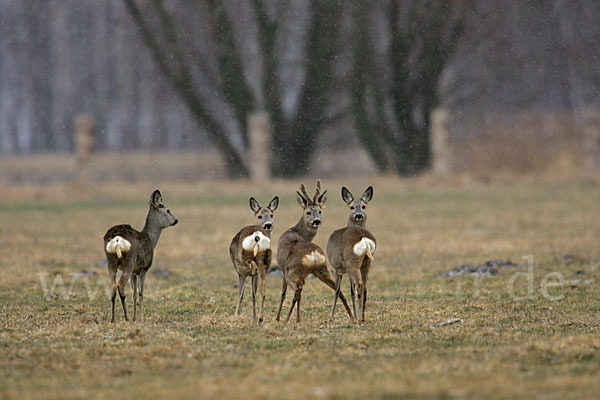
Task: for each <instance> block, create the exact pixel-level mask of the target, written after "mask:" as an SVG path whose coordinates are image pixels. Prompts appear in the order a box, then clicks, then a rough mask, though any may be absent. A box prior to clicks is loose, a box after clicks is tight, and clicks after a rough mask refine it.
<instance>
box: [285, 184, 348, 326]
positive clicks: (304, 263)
mask: <svg viewBox="0 0 600 400" xmlns="http://www.w3.org/2000/svg"><path fill="white" fill-rule="evenodd" d="M300 190H301V192H302V193H300V192H298V202H299V203H300V206H301V207H302V209H303V212H302V217H301V218H300V221H298V223H297V224H296V225H295V226H293V227H291V228H290V229H288V230H287V231H286V232H285V233H284V234H283V235H281V237H280V238H279V242H278V245H277V262H278V263H279V266H280V267H281V270H282V271H283V281H282V288H281V300H280V302H279V308H278V310H277V317H276V320H277V321H279V319H280V315H281V308H282V306H283V302H284V300H285V295H286V291H287V287H288V286H289V287H290V288H291V289H292V290H294V298H293V300H292V306H291V307H290V311H289V313H288V315H287V318H286V322H287V321H288V320H289V319H290V316H291V315H292V312H293V311H294V306H296V305H297V309H296V322H300V300H301V297H302V288H303V287H304V284H305V280H306V277H307V276H308V275H310V274H313V275H314V276H316V277H317V278H319V279H320V280H321V281H323V282H324V283H325V284H326V285H327V286H329V287H330V288H332V289H335V282H334V281H333V276H332V275H331V272H330V271H329V269H328V268H327V261H326V258H325V253H324V252H323V250H322V249H321V248H320V247H319V246H317V245H316V244H314V243H311V241H312V239H313V238H314V237H315V235H316V234H317V230H318V228H319V226H320V215H321V211H322V209H323V205H324V203H325V201H326V199H327V198H326V197H325V195H326V192H327V191H324V192H323V193H321V183H320V182H319V181H318V182H317V190H316V192H315V195H314V196H313V198H312V199H311V198H310V197H309V196H308V194H307V193H306V189H305V188H304V185H301V186H300ZM317 220H318V221H319V223H318V224H315V222H316V221H317ZM313 252H316V253H317V254H318V255H320V256H321V257H316V258H317V259H316V260H315V262H308V260H307V256H310V255H311V254H312V253H313ZM339 296H340V299H341V300H342V303H343V304H344V306H345V307H346V310H347V312H348V315H349V316H350V319H352V312H351V311H350V307H349V306H348V303H347V302H346V299H345V297H344V295H343V294H342V293H341V292H340V293H339Z"/></svg>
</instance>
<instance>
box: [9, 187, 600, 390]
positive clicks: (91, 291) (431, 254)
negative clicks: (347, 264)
mask: <svg viewBox="0 0 600 400" xmlns="http://www.w3.org/2000/svg"><path fill="white" fill-rule="evenodd" d="M298 183H299V181H298V182H275V183H273V184H270V185H259V186H258V187H253V186H251V185H250V184H249V183H246V182H233V183H219V182H210V181H201V182H197V183H193V184H189V183H187V184H184V183H168V182H167V183H163V184H160V185H157V184H156V183H152V184H151V183H148V184H145V183H138V184H132V185H118V184H112V185H106V184H104V185H100V184H97V185H94V186H91V187H88V188H85V189H81V188H76V187H74V186H71V185H68V184H61V183H55V184H51V185H46V186H35V185H28V184H26V183H23V184H19V185H4V187H3V194H2V199H1V200H0V232H2V235H1V239H2V240H1V241H0V254H2V256H1V258H0V298H1V299H0V307H1V311H0V398H3V399H4V398H15V399H17V398H19V399H22V398H61V399H70V398H84V397H87V398H89V397H94V398H111V399H112V398H116V396H119V398H124V399H125V398H129V399H131V398H141V397H142V396H147V397H151V398H156V397H162V398H198V397H205V398H244V399H252V398H267V399H269V398H272V399H297V398H361V399H364V398H381V399H394V398H429V397H438V398H463V397H466V398H482V397H487V398H514V397H522V398H531V397H539V398H549V399H554V398H556V399H562V398H592V397H595V396H597V394H598V392H599V391H600V293H599V290H598V288H599V284H600V281H599V279H600V270H599V269H598V265H599V261H600V252H599V251H598V246H597V244H598V238H600V216H599V215H598V211H597V210H598V204H600V186H599V185H598V184H597V183H595V182H593V181H586V180H581V179H579V180H574V181H573V180H559V179H553V180H544V179H535V178H519V179H516V180H515V179H512V178H509V177H507V178H503V179H492V180H487V179H486V180H482V181H478V180H475V179H471V178H460V177H450V178H435V177H424V178H420V179H416V180H398V179H395V178H375V179H368V178H360V179H356V180H326V181H324V182H323V183H324V187H325V188H327V189H329V200H328V203H327V208H326V209H325V211H324V225H323V227H322V228H321V230H320V232H319V234H318V235H317V237H316V240H315V241H316V243H317V244H319V245H321V246H322V247H325V244H326V242H327V237H328V235H329V234H330V233H331V232H332V231H333V230H334V229H336V228H338V227H340V226H343V225H345V223H346V218H347V211H346V208H345V206H344V205H343V204H342V201H341V198H340V195H339V190H340V186H341V185H342V184H345V185H347V186H349V187H350V189H351V190H353V192H354V193H355V194H357V193H358V192H361V191H362V190H364V188H365V187H366V186H367V185H368V184H373V186H374V188H375V196H374V199H373V201H372V202H371V205H370V207H369V209H368V214H369V228H370V229H371V231H372V232H373V233H374V234H375V236H376V237H377V238H378V249H377V253H376V255H375V261H374V264H373V269H372V271H371V280H370V282H369V302H368V304H367V322H366V323H365V324H361V325H351V324H350V323H349V321H348V318H347V316H346V315H345V314H344V312H343V307H340V306H338V309H337V314H336V317H335V320H334V321H333V322H330V321H329V319H328V313H329V309H330V306H331V303H332V300H333V293H332V291H331V290H329V289H328V288H326V287H325V286H324V285H323V284H322V283H321V282H319V281H317V280H314V279H311V280H309V281H308V282H307V285H306V288H305V290H304V296H303V302H302V303H303V304H302V312H303V322H302V323H301V324H299V325H297V324H295V323H288V324H285V323H276V322H275V321H274V316H275V311H276V308H277V305H278V298H279V293H280V286H281V278H279V277H269V281H268V283H267V300H266V306H265V308H266V314H267V315H266V321H265V323H264V324H263V325H261V326H255V325H252V319H251V300H250V298H249V296H246V299H245V300H244V308H243V315H242V316H241V317H235V316H234V315H233V311H234V307H235V301H236V293H237V289H236V288H235V287H234V283H236V282H237V276H236V275H235V273H234V270H233V267H232V265H231V263H230V261H229V256H228V246H229V242H230V240H231V237H233V235H234V234H235V233H236V232H237V230H238V229H239V228H240V227H241V226H243V225H247V224H250V223H252V215H251V212H250V210H249V207H248V197H249V195H251V194H252V195H255V196H256V197H257V199H258V200H259V201H260V202H261V203H265V202H267V201H268V200H269V199H271V197H272V196H273V195H275V194H278V195H279V196H280V197H281V200H282V201H281V204H280V206H279V209H278V211H277V212H276V219H275V223H276V224H275V230H274V237H275V238H278V236H279V235H280V234H281V233H282V232H283V231H284V230H285V229H287V228H288V227H289V226H291V225H292V224H294V223H295V222H296V221H297V219H298V218H299V216H300V208H299V206H298V205H297V204H296V201H295V198H294V193H295V190H296V189H297V186H298ZM306 183H309V185H308V186H309V187H314V180H312V179H311V180H310V181H309V180H306ZM155 185H156V186H158V187H159V188H160V189H161V191H162V193H163V196H164V200H165V203H166V204H167V206H169V207H170V208H171V210H172V211H173V213H174V214H175V215H176V216H177V217H178V218H179V221H180V223H179V225H177V226H175V227H173V228H169V229H168V230H166V231H164V232H163V235H162V237H161V240H160V242H159V244H158V246H157V249H156V253H155V264H154V266H153V267H152V269H153V270H156V269H166V270H168V271H169V272H170V274H168V275H166V276H158V275H155V274H150V275H149V277H148V279H147V290H146V295H145V316H146V321H145V322H144V323H143V324H141V323H136V324H132V323H126V322H124V321H123V316H122V312H121V310H120V308H117V310H118V312H117V314H116V315H117V322H116V323H115V324H110V323H109V322H108V320H109V311H110V300H109V299H108V296H107V293H106V291H107V290H108V285H106V283H107V281H108V275H107V272H106V267H105V266H104V264H103V263H102V262H103V257H104V255H103V250H102V236H103V234H104V232H105V231H106V229H107V228H109V227H110V226H111V225H113V224H116V223H125V222H127V223H131V224H132V225H133V226H134V227H137V228H141V227H142V225H143V223H144V217H145V214H146V210H147V199H148V197H149V195H150V193H151V191H152V190H153V189H155V187H154V186H155ZM523 257H532V259H533V269H532V270H529V269H528V267H526V266H523V267H518V268H509V269H506V270H505V271H503V272H501V273H500V274H498V275H494V276H483V277H481V278H475V277H473V276H462V277H460V276H459V277H452V278H447V277H441V276H440V274H441V273H442V272H444V271H447V270H449V269H451V268H454V267H456V266H458V265H460V264H465V263H480V262H483V261H486V260H489V259H510V260H512V261H514V262H516V263H519V264H526V263H527V259H525V258H523ZM82 271H85V274H78V273H80V272H82ZM517 273H520V275H515V274H517ZM527 273H531V275H526V274H527ZM548 274H550V275H548ZM60 280H62V283H63V284H64V286H61V285H60ZM544 282H545V283H546V284H547V285H546V286H544V285H543V283H544ZM55 283H56V286H55V287H54V290H51V288H52V285H53V284H55ZM44 284H45V285H46V292H45V290H44ZM86 285H87V286H86ZM61 288H62V289H64V291H63V290H61ZM343 289H344V291H345V292H348V280H347V277H346V278H345V280H344V284H343ZM288 292H289V291H288ZM127 293H128V300H127V301H128V306H129V311H130V312H131V310H132V308H131V306H132V303H131V292H130V287H129V286H128V292H127ZM246 293H248V291H247V292H246ZM528 295H531V296H529V297H528ZM291 297H292V296H291V295H290V293H288V299H287V302H286V304H285V305H284V312H286V311H287V310H288V308H289V304H290V301H291ZM452 318H459V319H461V320H462V322H458V323H454V324H447V325H444V324H443V322H444V321H447V320H449V319H452Z"/></svg>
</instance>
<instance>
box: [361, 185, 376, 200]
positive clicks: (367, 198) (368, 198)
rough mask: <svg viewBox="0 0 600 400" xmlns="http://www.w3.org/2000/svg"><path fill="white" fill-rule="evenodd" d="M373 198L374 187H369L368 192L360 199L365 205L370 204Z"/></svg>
mask: <svg viewBox="0 0 600 400" xmlns="http://www.w3.org/2000/svg"><path fill="white" fill-rule="evenodd" d="M372 198H373V186H369V187H368V188H367V190H365V192H364V193H363V195H362V196H361V197H360V199H361V200H362V201H364V202H365V203H368V202H370V201H371V199H372Z"/></svg>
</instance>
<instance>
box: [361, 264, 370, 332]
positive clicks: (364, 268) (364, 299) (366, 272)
mask: <svg viewBox="0 0 600 400" xmlns="http://www.w3.org/2000/svg"><path fill="white" fill-rule="evenodd" d="M370 263H371V262H370V260H368V262H367V258H365V261H364V262H363V266H362V268H361V270H360V272H361V275H362V289H363V293H362V307H361V322H365V307H366V305H367V278H368V275H369V266H370Z"/></svg>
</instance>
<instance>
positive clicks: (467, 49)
mask: <svg viewBox="0 0 600 400" xmlns="http://www.w3.org/2000/svg"><path fill="white" fill-rule="evenodd" d="M0 19H1V20H0V21H1V23H0V53H1V54H2V57H1V58H0V104H1V106H0V152H1V153H4V154H22V153H25V154H26V153H39V152H68V151H72V149H73V138H72V134H71V133H72V131H73V119H74V116H75V115H78V114H82V113H83V114H88V115H91V116H92V117H93V118H94V120H95V121H96V133H97V143H96V149H97V150H99V151H131V150H150V151H159V150H160V151H162V150H172V151H177V150H180V149H206V148H210V149H216V150H218V151H219V152H220V154H221V155H222V156H223V158H224V159H225V160H227V164H228V165H229V170H230V171H229V172H230V174H232V175H245V174H246V173H247V165H245V164H244V152H245V149H246V147H247V145H248V134H247V132H246V130H247V128H246V117H247V116H248V114H250V113H252V112H256V111H263V112H267V114H268V115H269V117H270V120H271V124H272V126H273V130H274V135H273V144H272V149H273V154H274V158H273V160H272V170H273V172H274V173H275V174H280V175H283V176H293V175H296V174H297V173H298V172H297V171H302V170H304V169H305V167H306V165H307V164H308V163H310V161H311V156H312V155H313V154H314V152H315V150H316V149H323V148H326V149H328V150H329V151H342V150H344V149H346V148H348V147H351V146H359V145H361V147H362V148H364V149H365V150H366V151H367V153H368V155H369V158H370V160H371V162H372V165H373V168H374V169H377V170H380V171H384V170H388V169H392V170H396V171H397V172H398V173H399V174H401V175H410V174H412V173H416V172H419V171H422V170H424V169H425V168H427V166H428V165H429V155H428V154H429V151H430V149H429V130H430V114H431V111H432V110H433V109H434V108H436V107H444V108H445V109H447V110H449V115H450V128H451V129H450V135H451V136H450V140H451V142H452V143H454V144H455V145H457V146H463V147H462V149H463V150H461V152H459V153H462V154H463V155H462V156H460V157H455V162H454V165H455V167H456V168H459V169H460V168H470V167H473V165H472V164H473V163H475V164H477V163H478V162H483V159H485V160H489V159H490V158H492V159H493V158H494V155H493V154H490V152H489V147H490V146H491V145H493V146H492V147H493V148H496V149H498V152H499V155H498V156H497V158H499V159H506V157H510V156H511V154H512V157H513V158H514V160H513V164H514V162H516V163H517V164H518V162H519V160H520V161H521V162H522V161H523V159H524V158H527V157H529V158H533V157H534V156H532V155H531V154H529V155H527V153H531V152H533V151H534V150H535V151H537V152H540V151H541V152H542V153H543V152H544V151H546V152H547V151H552V152H555V150H556V149H559V148H560V147H561V146H565V145H571V144H573V143H575V147H577V146H581V140H580V139H581V138H580V136H581V132H580V129H579V126H580V125H581V118H582V117H581V116H582V114H583V113H584V112H585V110H590V109H592V110H594V109H597V107H598V106H599V99H600V91H599V89H600V68H599V67H598V65H600V63H599V62H598V52H597V50H596V49H597V46H598V44H599V43H600V27H599V26H600V25H599V24H598V21H599V20H600V3H598V2H597V1H594V0H579V1H565V0H530V1H517V0H510V1H503V2H494V1H485V0H474V1H454V2H449V3H448V4H445V2H434V1H384V2H371V1H366V2H329V1H317V0H315V1H304V0H289V1H269V0H266V1H236V0H231V1H216V0H211V1H201V2H198V1H185V0H169V1H153V2H147V3H146V2H141V1H133V0H131V1H129V0H127V1H125V0H105V1H92V0H86V1H80V0H49V1H39V0H2V1H0ZM484 145H487V147H488V148H485V149H483V147H482V146H484ZM524 148H526V149H527V151H526V152H525V153H526V154H523V149H524ZM482 152H483V153H485V156H484V157H481V153H482ZM469 157H470V158H469ZM478 157H479V158H478ZM465 158H469V160H470V161H469V162H466V161H465ZM469 163H470V164H469ZM535 166H536V165H535V163H531V162H529V163H528V162H524V163H523V166H522V168H523V169H527V168H532V167H535Z"/></svg>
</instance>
